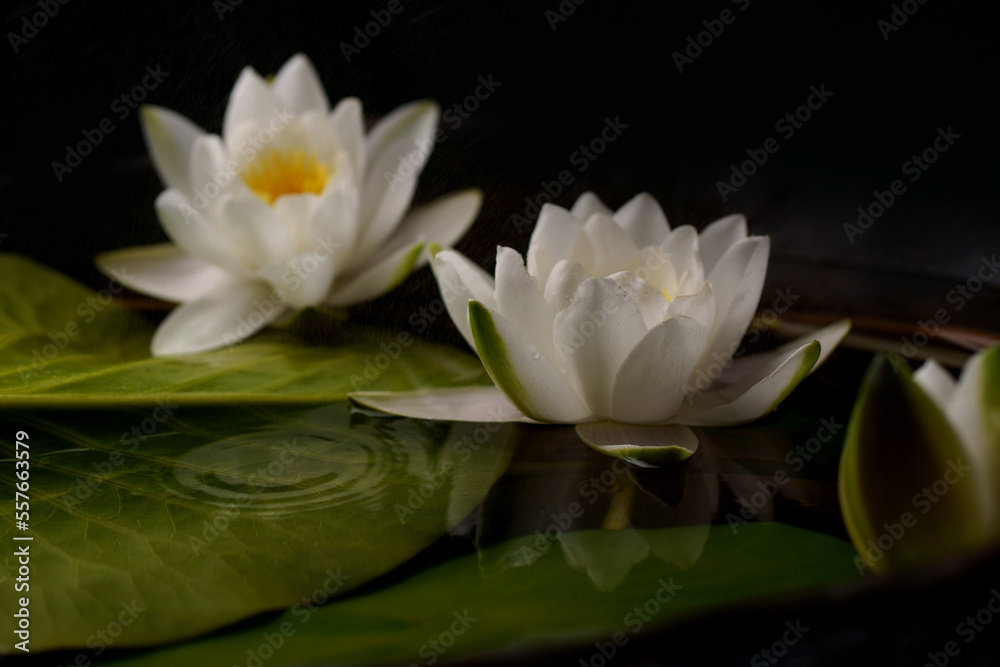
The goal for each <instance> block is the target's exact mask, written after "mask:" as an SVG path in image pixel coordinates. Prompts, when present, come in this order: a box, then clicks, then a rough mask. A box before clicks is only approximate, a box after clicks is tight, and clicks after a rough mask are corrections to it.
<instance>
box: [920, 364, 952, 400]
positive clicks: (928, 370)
mask: <svg viewBox="0 0 1000 667" xmlns="http://www.w3.org/2000/svg"><path fill="white" fill-rule="evenodd" d="M913 381H914V382H916V383H917V384H918V385H920V387H921V388H922V389H923V390H924V391H925V392H927V395H928V396H930V397H931V399H932V400H933V401H934V402H935V403H937V404H938V406H939V407H940V408H941V410H942V411H944V410H945V409H946V406H947V405H948V402H949V401H950V400H951V397H952V395H953V394H954V393H955V388H956V386H957V385H956V382H955V378H953V377H952V376H951V373H949V372H948V371H946V370H945V368H944V366H942V365H941V364H939V363H938V362H937V361H935V360H934V359H928V360H927V361H926V362H924V365H923V366H921V367H920V368H919V369H918V370H917V372H915V373H914V374H913Z"/></svg>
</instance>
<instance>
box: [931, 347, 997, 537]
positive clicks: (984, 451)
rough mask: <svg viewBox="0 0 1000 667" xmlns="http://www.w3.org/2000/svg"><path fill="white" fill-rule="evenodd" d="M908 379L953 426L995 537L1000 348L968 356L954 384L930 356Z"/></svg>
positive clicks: (951, 378)
mask: <svg viewBox="0 0 1000 667" xmlns="http://www.w3.org/2000/svg"><path fill="white" fill-rule="evenodd" d="M913 381H914V382H916V383H917V384H918V385H920V387H921V389H923V390H924V393H926V394H927V396H928V397H929V398H930V399H931V401H933V402H934V404H935V405H936V406H937V408H938V409H939V410H940V412H941V414H942V415H943V416H944V418H945V419H946V420H947V422H948V424H949V425H950V426H951V428H952V429H953V430H954V432H955V435H956V436H957V438H958V441H959V443H960V444H961V448H962V451H963V452H964V453H965V455H966V456H967V457H968V460H969V462H970V465H971V466H972V469H973V470H974V471H975V472H974V475H975V476H976V477H977V481H978V491H979V497H980V502H981V505H982V508H983V513H984V516H985V519H986V521H987V522H989V523H990V524H991V525H993V526H994V527H993V532H994V537H1000V488H998V487H997V480H998V479H1000V346H994V347H990V348H986V349H985V350H981V351H980V352H977V353H976V354H974V355H973V356H972V357H970V358H969V360H968V361H967V362H966V363H965V366H964V367H963V368H962V374H961V376H960V377H959V379H958V381H957V382H956V380H955V378H954V377H952V375H951V373H949V372H948V371H946V370H945V369H944V367H943V366H941V364H939V363H938V362H937V361H935V360H934V359H928V360H927V361H926V362H925V363H924V365H923V366H921V367H920V368H919V369H918V370H917V372H915V373H914V374H913Z"/></svg>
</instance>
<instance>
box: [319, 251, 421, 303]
mask: <svg viewBox="0 0 1000 667" xmlns="http://www.w3.org/2000/svg"><path fill="white" fill-rule="evenodd" d="M423 249H424V242H423V241H417V242H416V243H414V244H413V245H411V246H410V247H408V248H400V249H399V250H397V251H396V252H394V253H393V254H391V255H389V256H388V257H386V258H385V259H383V260H382V261H380V262H376V263H375V264H374V265H373V266H371V267H369V268H368V269H365V270H364V271H362V272H361V273H359V274H357V275H355V276H353V277H351V278H349V279H346V280H345V281H344V282H343V283H340V284H337V285H335V286H334V288H333V291H332V292H331V293H330V295H329V296H328V297H327V299H326V303H328V304H330V305H331V306H350V305H352V304H355V303H361V302H363V301H370V300H371V299H374V298H375V297H379V296H382V295H383V294H385V293H386V292H388V291H389V290H391V289H393V288H394V287H396V286H397V285H399V284H400V283H401V282H403V281H404V280H405V279H406V277H407V276H408V275H410V274H411V273H412V272H413V267H414V266H415V265H416V263H417V258H419V257H420V253H421V252H423Z"/></svg>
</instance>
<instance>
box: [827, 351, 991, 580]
mask: <svg viewBox="0 0 1000 667" xmlns="http://www.w3.org/2000/svg"><path fill="white" fill-rule="evenodd" d="M979 485H980V482H979V477H978V472H977V471H975V470H974V469H973V467H972V466H971V461H970V460H969V458H968V456H967V452H966V451H965V448H964V446H963V444H962V442H961V441H960V439H959V437H958V436H957V435H956V433H955V431H954V429H953V428H952V426H951V425H950V424H949V422H948V420H947V418H946V417H945V415H944V414H943V413H942V411H941V410H940V409H939V408H938V406H937V405H936V404H935V403H934V401H932V400H931V399H930V398H929V397H928V396H927V394H926V393H925V392H924V390H923V389H921V388H920V386H919V385H917V384H916V383H915V382H914V381H913V379H912V377H911V374H910V370H909V367H908V366H906V365H905V364H893V363H891V362H890V361H889V360H887V359H886V358H885V357H884V356H880V357H878V358H876V360H875V361H874V362H873V363H872V366H871V368H870V369H869V371H868V374H867V375H866V376H865V379H864V381H863V383H862V387H861V391H860V393H859V395H858V399H857V403H856V404H855V406H854V412H853V414H852V415H851V420H850V423H849V425H848V430H847V437H846V442H845V445H844V450H843V453H842V455H841V460H840V478H839V482H838V486H839V496H840V506H841V510H842V511H843V514H844V521H845V523H846V524H847V531H848V533H849V534H850V536H851V541H852V542H853V543H854V546H855V548H856V549H857V551H858V554H859V556H858V561H857V562H858V567H859V569H863V568H864V567H869V568H871V569H872V570H874V571H876V572H895V571H901V570H906V569H909V568H913V567H919V566H922V565H926V564H929V563H933V562H935V561H938V560H941V559H945V558H948V557H951V556H956V555H960V554H964V553H968V552H970V551H972V550H974V549H976V548H978V547H980V546H982V545H983V544H984V543H985V541H986V539H987V538H988V531H987V524H986V519H985V510H986V508H984V507H983V504H982V502H981V498H982V494H981V489H980V486H979Z"/></svg>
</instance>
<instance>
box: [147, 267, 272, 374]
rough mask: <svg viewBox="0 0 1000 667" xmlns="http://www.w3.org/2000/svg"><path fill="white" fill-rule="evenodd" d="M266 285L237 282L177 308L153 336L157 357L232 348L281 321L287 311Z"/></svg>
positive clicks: (154, 352)
mask: <svg viewBox="0 0 1000 667" xmlns="http://www.w3.org/2000/svg"><path fill="white" fill-rule="evenodd" d="M270 292H271V288H270V287H269V286H268V285H267V284H266V283H264V282H257V281H235V282H230V283H226V284H225V285H221V286H219V287H216V288H215V289H213V290H212V291H210V292H208V293H206V294H203V295H202V296H201V297H200V298H198V299H195V300H194V301H188V302H187V303H183V304H181V305H180V306H178V307H177V308H175V309H174V310H173V311H172V312H171V313H170V315H168V316H167V319H165V320H163V322H162V323H161V324H160V327H159V328H158V329H157V330H156V334H154V335H153V344H152V351H153V356H154V357H162V356H165V355H171V354H194V353H196V352H205V351H207V350H213V349H216V348H219V347H222V346H224V345H232V344H234V343H237V342H239V341H241V340H243V339H245V338H249V337H250V336H252V335H253V334H255V333H256V332H258V331H260V330H261V329H263V328H264V327H266V326H267V325H268V324H269V323H271V322H273V321H274V320H276V319H278V317H280V316H281V315H282V314H283V313H284V311H285V308H284V307H283V306H282V305H281V304H277V303H275V302H274V301H273V300H272V299H271V298H270Z"/></svg>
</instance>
